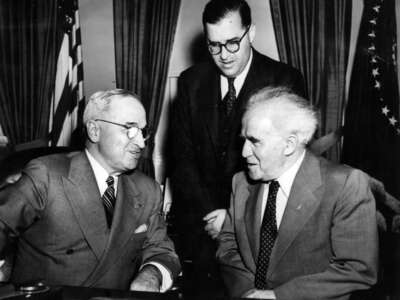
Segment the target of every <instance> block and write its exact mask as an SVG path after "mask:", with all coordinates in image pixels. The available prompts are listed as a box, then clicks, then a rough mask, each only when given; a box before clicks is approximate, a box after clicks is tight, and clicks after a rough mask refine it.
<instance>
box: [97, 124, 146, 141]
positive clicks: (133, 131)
mask: <svg viewBox="0 0 400 300" xmlns="http://www.w3.org/2000/svg"><path fill="white" fill-rule="evenodd" d="M95 121H101V122H105V123H109V124H113V125H117V126H120V127H123V128H125V129H126V135H127V137H128V139H130V140H131V139H134V138H136V137H137V136H138V134H139V132H141V133H142V136H143V139H144V140H145V141H146V140H148V139H149V138H150V137H151V130H150V128H149V127H147V126H145V127H143V128H139V126H138V124H137V123H135V122H129V123H126V124H121V123H116V122H111V121H108V120H103V119H95Z"/></svg>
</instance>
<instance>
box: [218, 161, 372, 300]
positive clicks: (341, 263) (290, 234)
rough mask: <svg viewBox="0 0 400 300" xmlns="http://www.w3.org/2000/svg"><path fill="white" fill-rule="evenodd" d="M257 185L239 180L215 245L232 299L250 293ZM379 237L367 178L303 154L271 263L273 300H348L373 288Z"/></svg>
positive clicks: (258, 202)
mask: <svg viewBox="0 0 400 300" xmlns="http://www.w3.org/2000/svg"><path fill="white" fill-rule="evenodd" d="M262 186H263V185H262V184H260V183H250V182H249V181H248V180H247V179H246V176H245V174H244V173H239V174H237V175H235V177H234V180H233V192H232V204H231V208H230V210H229V213H228V216H227V218H226V220H225V223H224V226H223V228H222V231H221V233H220V236H219V238H218V242H219V249H218V252H217V257H218V260H219V262H220V264H221V267H222V275H223V278H224V281H225V283H226V286H227V288H228V290H229V291H230V293H231V294H232V295H233V296H239V295H241V294H243V293H244V292H246V291H247V290H249V289H252V288H254V275H255V271H256V262H257V256H258V251H259V235H260V227H261V202H262V194H263V191H262V190H263V187H262ZM377 252H378V237H377V225H376V211H375V202H374V198H373V196H372V194H371V191H370V188H369V183H368V176H367V175H366V174H364V173H362V172H361V171H359V170H356V169H352V168H350V167H347V166H343V165H336V164H333V163H330V162H328V161H327V160H325V159H323V158H317V157H316V156H314V155H313V154H311V153H307V154H306V156H305V159H304V161H303V163H302V165H301V167H300V169H299V171H298V173H297V175H296V177H295V180H294V182H293V185H292V189H291V192H290V195H289V199H288V202H287V206H286V209H285V212H284V215H283V218H282V221H281V224H280V227H279V230H278V237H277V240H276V242H275V245H274V248H273V250H272V253H271V257H270V264H269V268H268V272H267V283H268V284H269V286H270V287H271V289H273V290H274V291H275V294H276V296H277V299H279V300H281V299H285V300H286V299H288V300H289V299H290V300H291V299H296V300H301V299H304V300H305V299H307V300H310V299H347V298H348V297H349V293H351V292H352V291H355V290H359V289H366V288H368V287H370V286H371V285H373V284H374V283H375V281H376V275H377V263H378V262H377V261H378V256H377Z"/></svg>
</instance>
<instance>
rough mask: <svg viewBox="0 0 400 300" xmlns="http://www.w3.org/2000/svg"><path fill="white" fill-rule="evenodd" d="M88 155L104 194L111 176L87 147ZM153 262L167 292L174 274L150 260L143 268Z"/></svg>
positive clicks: (162, 287) (115, 186)
mask: <svg viewBox="0 0 400 300" xmlns="http://www.w3.org/2000/svg"><path fill="white" fill-rule="evenodd" d="M85 152H86V156H87V158H88V160H89V163H90V166H91V167H92V170H93V173H94V177H95V178H96V182H97V186H98V187H99V191H100V195H103V194H104V192H105V191H106V189H107V187H108V186H107V183H106V180H107V178H108V176H109V174H108V172H107V171H106V170H105V169H104V168H103V166H102V165H100V163H99V162H98V161H97V160H96V159H95V158H94V157H93V155H91V154H90V152H89V151H88V150H87V149H85ZM113 177H114V190H115V196H116V195H117V187H118V176H113ZM147 264H151V265H153V266H155V267H156V268H157V269H158V270H160V272H161V274H162V283H161V287H160V292H162V293H163V292H165V291H167V290H168V289H169V288H170V287H171V286H172V276H171V273H170V272H169V271H168V270H167V268H166V267H164V266H163V265H162V264H160V263H158V262H148V263H146V264H144V265H143V266H142V267H141V268H143V267H144V266H145V265H147Z"/></svg>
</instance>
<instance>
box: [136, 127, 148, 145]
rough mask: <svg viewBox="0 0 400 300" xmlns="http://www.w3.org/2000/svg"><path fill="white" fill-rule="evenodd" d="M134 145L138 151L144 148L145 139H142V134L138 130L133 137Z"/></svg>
mask: <svg viewBox="0 0 400 300" xmlns="http://www.w3.org/2000/svg"><path fill="white" fill-rule="evenodd" d="M134 143H135V145H137V146H138V147H139V148H140V149H143V148H144V147H146V144H145V139H144V137H143V132H142V131H141V130H140V131H139V133H138V134H137V135H136V136H135V138H134Z"/></svg>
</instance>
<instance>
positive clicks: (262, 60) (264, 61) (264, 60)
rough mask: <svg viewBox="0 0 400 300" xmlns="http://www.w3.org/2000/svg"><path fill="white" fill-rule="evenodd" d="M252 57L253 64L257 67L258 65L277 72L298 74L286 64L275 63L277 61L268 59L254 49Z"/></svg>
mask: <svg viewBox="0 0 400 300" xmlns="http://www.w3.org/2000/svg"><path fill="white" fill-rule="evenodd" d="M253 55H254V63H255V64H257V65H259V64H261V65H264V66H265V65H266V66H268V67H273V68H276V69H278V70H285V71H288V72H289V71H290V72H299V71H298V70H297V69H296V68H294V67H292V66H290V65H288V64H286V63H283V62H280V61H277V60H275V59H273V58H271V57H268V56H266V55H264V54H261V53H259V52H257V51H256V50H254V49H253Z"/></svg>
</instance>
